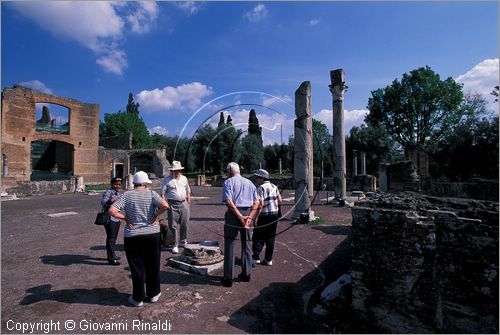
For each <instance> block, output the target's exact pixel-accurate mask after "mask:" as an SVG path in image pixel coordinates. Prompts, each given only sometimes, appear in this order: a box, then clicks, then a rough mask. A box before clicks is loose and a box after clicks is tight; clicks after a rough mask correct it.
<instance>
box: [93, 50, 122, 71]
mask: <svg viewBox="0 0 500 335" xmlns="http://www.w3.org/2000/svg"><path fill="white" fill-rule="evenodd" d="M96 63H97V64H99V65H100V66H101V67H102V68H103V69H104V71H106V72H110V73H114V74H118V75H121V74H123V70H124V69H125V68H126V67H127V56H126V54H125V51H123V50H119V49H111V50H109V52H107V53H103V54H102V56H100V57H99V58H98V59H97V60H96Z"/></svg>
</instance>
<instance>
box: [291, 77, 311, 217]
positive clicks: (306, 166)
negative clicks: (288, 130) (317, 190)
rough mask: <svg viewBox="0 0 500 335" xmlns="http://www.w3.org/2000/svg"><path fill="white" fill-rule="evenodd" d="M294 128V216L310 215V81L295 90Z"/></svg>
mask: <svg viewBox="0 0 500 335" xmlns="http://www.w3.org/2000/svg"><path fill="white" fill-rule="evenodd" d="M295 115H296V117H297V118H296V119H295V130H294V140H293V148H294V161H293V167H294V173H293V175H294V179H295V211H294V214H293V217H294V218H298V217H300V215H301V214H302V213H308V214H309V217H311V212H312V211H311V209H310V207H311V197H312V195H313V143H312V109H311V83H310V82H309V81H305V82H303V83H302V84H301V85H300V87H299V88H298V89H297V91H295Z"/></svg>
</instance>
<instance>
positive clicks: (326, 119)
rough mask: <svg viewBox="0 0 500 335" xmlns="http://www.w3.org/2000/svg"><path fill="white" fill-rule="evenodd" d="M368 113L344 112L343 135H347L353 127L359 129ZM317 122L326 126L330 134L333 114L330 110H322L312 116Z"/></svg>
mask: <svg viewBox="0 0 500 335" xmlns="http://www.w3.org/2000/svg"><path fill="white" fill-rule="evenodd" d="M368 113H369V111H368V110H367V109H353V110H347V109H346V110H344V133H345V134H346V135H347V134H349V131H350V130H351V128H353V127H359V126H361V125H362V124H364V119H365V116H366V115H367V114H368ZM313 118H315V119H316V120H318V121H321V122H323V123H324V124H326V126H327V128H328V130H329V131H330V133H332V128H333V112H332V110H331V109H322V110H321V111H320V112H318V113H316V114H314V115H313Z"/></svg>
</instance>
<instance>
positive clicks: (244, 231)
mask: <svg viewBox="0 0 500 335" xmlns="http://www.w3.org/2000/svg"><path fill="white" fill-rule="evenodd" d="M183 169H184V168H183V167H182V165H181V163H180V162H179V161H173V162H172V165H171V166H170V175H169V176H167V177H165V179H164V180H163V184H162V187H161V190H160V194H158V193H157V192H155V191H154V190H151V189H150V188H149V186H150V184H151V183H152V182H151V180H150V179H149V177H148V175H147V173H145V172H144V171H139V172H137V173H135V174H134V176H133V184H134V188H133V189H132V190H129V191H126V192H125V193H123V194H120V188H121V186H122V180H121V179H120V178H113V179H111V187H110V189H108V190H107V191H106V192H105V193H104V194H103V197H102V200H101V204H102V206H103V208H104V209H105V210H107V212H108V213H109V215H110V220H108V222H107V223H106V224H105V230H106V253H107V260H108V264H110V265H120V262H119V260H120V257H118V256H117V255H116V254H115V243H116V239H117V236H118V233H119V230H120V221H123V222H125V228H124V235H123V236H124V247H125V255H126V258H127V262H128V265H129V267H130V271H131V276H132V288H133V293H132V295H131V296H130V297H129V300H128V301H129V303H130V304H131V305H133V306H136V307H139V306H142V305H143V303H144V302H145V301H148V302H153V303H154V302H156V301H158V299H159V298H160V296H161V290H160V256H161V245H165V241H166V240H167V236H168V235H169V234H170V236H172V245H171V246H170V247H171V249H170V250H171V252H172V253H174V254H176V253H179V247H185V246H186V245H187V243H188V242H187V241H188V223H189V218H190V202H191V189H190V187H189V183H188V180H187V178H186V177H185V176H184V175H182V173H181V171H182V170H183ZM226 173H227V175H228V178H227V179H226V180H225V181H224V185H223V189H222V202H223V203H224V204H225V205H226V206H227V211H226V213H225V217H224V222H225V224H224V275H223V278H222V285H223V286H225V287H231V286H232V285H233V279H234V264H235V254H234V243H235V240H236V237H237V235H238V232H239V233H240V240H241V249H242V260H241V261H242V272H241V273H240V275H239V276H238V277H239V278H240V280H241V281H244V282H248V281H250V274H251V269H252V267H254V266H256V264H264V265H268V266H270V265H272V257H273V252H274V240H275V236H276V227H277V223H278V220H279V218H280V216H281V213H280V210H279V208H280V206H279V205H280V203H281V201H282V199H281V195H280V192H279V190H278V188H277V187H276V186H275V185H274V184H272V183H271V182H270V181H269V173H268V172H267V171H266V170H264V169H259V170H257V171H255V173H254V175H255V177H256V180H257V184H258V187H256V186H255V185H254V184H253V183H252V181H250V180H249V179H247V178H245V177H243V176H241V174H240V167H239V165H238V164H237V163H235V162H231V163H229V164H228V165H227V167H226ZM165 212H166V213H167V221H168V226H166V225H164V224H162V223H161V221H164V219H163V215H162V214H164V213H165ZM250 228H253V230H251V229H250ZM252 232H253V235H252ZM264 246H265V247H266V251H265V255H264V259H263V260H262V261H261V260H260V254H261V252H262V250H263V248H264ZM144 286H145V287H146V288H145V289H144Z"/></svg>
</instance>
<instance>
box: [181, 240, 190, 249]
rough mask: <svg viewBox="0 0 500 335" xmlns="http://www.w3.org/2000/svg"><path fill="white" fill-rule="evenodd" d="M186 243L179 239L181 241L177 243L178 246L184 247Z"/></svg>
mask: <svg viewBox="0 0 500 335" xmlns="http://www.w3.org/2000/svg"><path fill="white" fill-rule="evenodd" d="M186 244H188V243H187V241H181V243H179V246H180V247H183V248H184V247H186Z"/></svg>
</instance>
